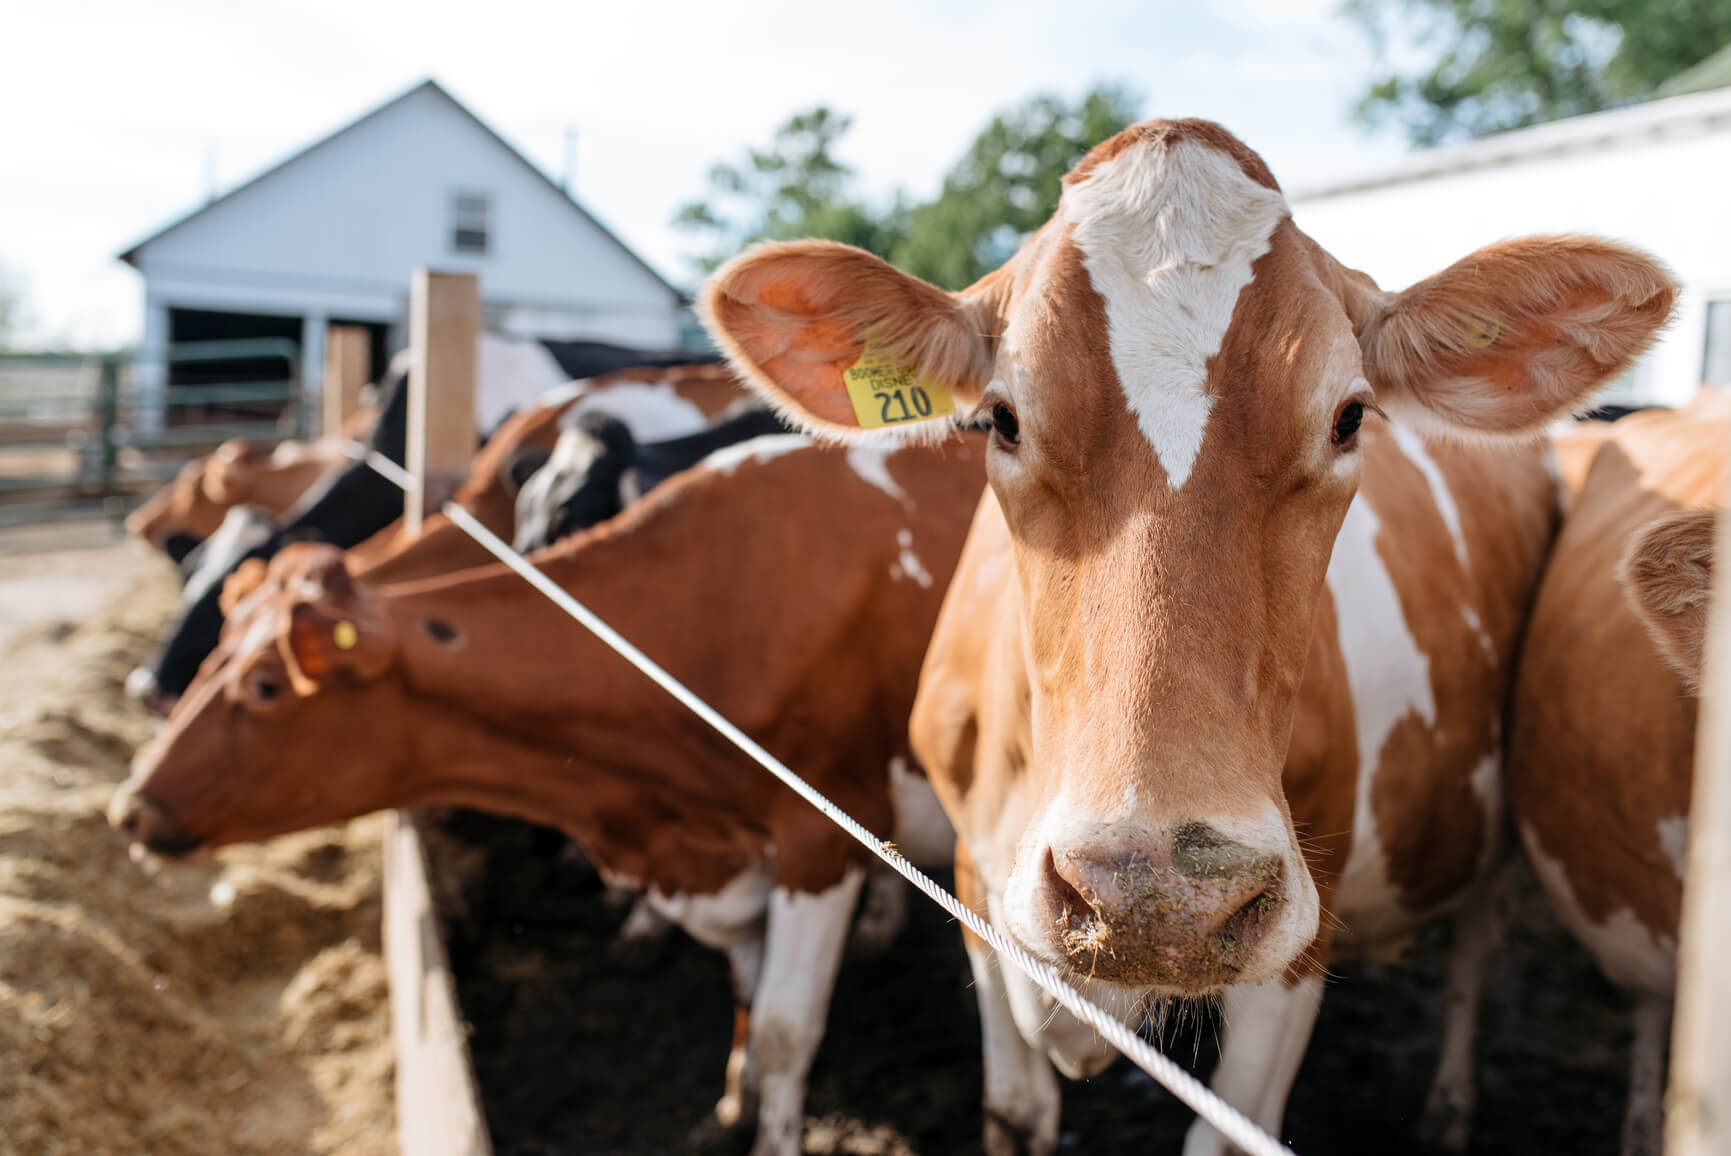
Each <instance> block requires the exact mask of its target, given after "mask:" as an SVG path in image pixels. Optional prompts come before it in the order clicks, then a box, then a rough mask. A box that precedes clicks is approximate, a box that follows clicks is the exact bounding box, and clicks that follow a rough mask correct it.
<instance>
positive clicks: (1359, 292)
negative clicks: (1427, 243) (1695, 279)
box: [1343, 237, 1677, 435]
mask: <svg viewBox="0 0 1731 1156" xmlns="http://www.w3.org/2000/svg"><path fill="white" fill-rule="evenodd" d="M1343 296H1345V298H1346V304H1347V311H1348V313H1349V314H1350V315H1351V316H1352V318H1353V321H1354V327H1355V328H1356V329H1357V331H1358V336H1359V342H1360V344H1361V345H1362V346H1363V349H1364V366H1365V375H1366V377H1368V378H1369V380H1370V383H1371V385H1372V386H1373V387H1374V388H1375V389H1376V392H1377V395H1378V400H1380V401H1382V402H1384V404H1388V405H1391V406H1395V407H1399V408H1400V409H1401V410H1402V411H1404V412H1406V413H1408V414H1412V415H1415V416H1421V417H1422V418H1423V419H1426V424H1428V425H1430V426H1433V427H1441V428H1443V429H1447V430H1452V431H1454V432H1460V433H1473V434H1480V435H1487V434H1488V435H1496V434H1503V435H1510V434H1512V435H1526V434H1533V433H1537V432H1538V431H1540V430H1542V429H1543V428H1544V427H1545V426H1546V425H1548V424H1549V423H1550V422H1552V421H1554V420H1556V419H1557V418H1559V417H1563V416H1566V415H1567V414H1570V413H1572V412H1575V411H1577V410H1580V409H1582V408H1584V407H1585V406H1586V405H1587V403H1588V402H1589V400H1590V399H1591V398H1592V396H1593V394H1594V393H1595V392H1596V391H1597V390H1598V389H1599V388H1600V387H1601V386H1602V385H1604V384H1605V383H1606V382H1607V381H1609V380H1610V379H1612V378H1614V377H1615V376H1617V375H1618V374H1619V373H1622V372H1623V371H1624V370H1625V369H1627V368H1628V367H1629V366H1630V365H1632V364H1633V363H1634V361H1635V359H1636V358H1637V357H1639V356H1640V355H1641V353H1642V352H1643V351H1645V350H1646V348H1647V347H1648V346H1649V345H1651V344H1652V343H1653V340H1654V339H1655V338H1656V337H1657V336H1658V334H1659V331H1660V330H1661V329H1662V328H1664V326H1665V323H1666V322H1667V321H1668V320H1669V319H1670V316H1671V306H1672V303H1673V302H1674V301H1675V299H1676V296H1677V283H1676V281H1675V279H1674V278H1673V277H1672V276H1671V273H1670V271H1669V270H1667V269H1666V268H1665V267H1664V266H1663V265H1662V264H1660V263H1659V262H1658V261H1656V260H1654V259H1653V258H1651V257H1648V256H1646V255H1645V254H1643V253H1639V252H1636V251H1635V250H1633V249H1629V248H1625V247H1623V246H1620V245H1614V244H1611V243H1610V242H1607V241H1600V240H1597V239H1594V238H1590V237H1527V238H1523V239H1521V240H1516V241H1506V242H1503V243H1501V244H1497V245H1491V246H1488V247H1487V248H1484V249H1480V250H1478V251H1477V252H1476V253H1473V254H1472V255H1470V256H1468V257H1466V258H1465V259H1463V260H1461V261H1457V262H1456V263H1455V264H1453V265H1451V266H1449V268H1447V269H1445V270H1443V271H1442V272H1441V273H1438V274H1436V275H1435V276H1432V277H1428V278H1426V279H1425V280H1423V281H1420V282H1419V283H1418V284H1416V285H1414V286H1412V287H1411V288H1410V289H1407V290H1406V291H1405V292H1403V293H1398V294H1392V295H1391V294H1387V293H1382V292H1381V291H1379V290H1377V289H1376V288H1375V287H1374V286H1373V285H1370V283H1369V281H1368V279H1366V278H1362V277H1359V276H1357V275H1349V276H1348V277H1347V278H1346V279H1345V291H1344V293H1343Z"/></svg>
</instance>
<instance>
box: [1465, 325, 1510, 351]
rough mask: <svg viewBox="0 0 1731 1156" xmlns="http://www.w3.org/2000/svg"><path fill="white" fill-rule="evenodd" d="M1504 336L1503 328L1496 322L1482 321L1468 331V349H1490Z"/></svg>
mask: <svg viewBox="0 0 1731 1156" xmlns="http://www.w3.org/2000/svg"><path fill="white" fill-rule="evenodd" d="M1502 335H1503V327H1502V326H1501V325H1500V324H1498V323H1497V322H1495V321H1480V322H1478V323H1477V324H1476V325H1475V326H1474V327H1473V328H1472V329H1470V330H1468V331H1467V348H1468V349H1489V348H1490V347H1491V346H1492V345H1495V344H1496V341H1497V338H1499V337H1501V336H1502Z"/></svg>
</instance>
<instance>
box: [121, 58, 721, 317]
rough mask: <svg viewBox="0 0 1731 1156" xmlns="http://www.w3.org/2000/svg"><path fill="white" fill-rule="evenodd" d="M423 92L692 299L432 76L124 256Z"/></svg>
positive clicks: (128, 258)
mask: <svg viewBox="0 0 1731 1156" xmlns="http://www.w3.org/2000/svg"><path fill="white" fill-rule="evenodd" d="M422 92H431V93H433V94H435V95H437V96H439V97H440V98H442V99H443V100H444V101H446V102H447V103H448V104H449V105H450V106H451V107H452V108H454V109H456V110H457V111H458V112H460V113H462V114H463V116H465V117H467V118H468V119H469V120H470V121H471V122H473V123H474V124H475V126H476V127H478V128H479V129H480V130H481V131H482V132H483V133H485V134H486V135H487V136H488V137H489V138H491V139H492V140H493V141H495V142H497V144H498V145H499V147H500V148H501V149H503V150H504V152H505V153H506V154H507V155H509V156H510V157H511V158H512V159H513V160H515V161H516V162H517V163H518V164H520V165H522V166H523V167H524V168H525V169H527V170H528V171H529V172H530V173H532V174H534V176H535V178H536V179H537V180H539V181H541V182H542V183H543V184H545V185H546V186H547V187H548V188H550V189H552V190H553V191H554V192H556V193H558V194H559V197H560V199H561V200H562V201H564V202H565V204H567V205H569V206H570V207H571V211H572V212H573V213H576V214H577V216H578V217H579V218H580V219H581V220H582V221H583V222H584V223H585V224H587V225H588V226H589V227H590V228H592V229H594V230H595V231H596V232H598V233H600V234H601V235H602V236H603V237H605V238H607V240H609V241H611V242H612V243H613V244H614V245H616V246H617V247H618V248H619V251H620V252H622V253H624V254H625V255H626V256H627V257H630V258H631V260H632V261H634V262H636V263H637V264H638V265H639V266H641V267H642V268H643V270H644V271H645V272H646V273H648V274H649V275H650V276H651V277H653V278H655V280H656V281H657V282H659V283H660V284H661V285H663V286H665V287H666V289H667V291H668V292H669V293H672V294H673V295H674V296H675V297H677V298H678V299H679V300H680V301H682V302H689V300H690V298H689V297H688V296H687V294H686V293H685V292H684V291H683V290H681V289H680V288H679V287H678V286H676V285H674V284H673V283H672V282H670V281H668V280H667V278H665V277H663V276H662V275H661V274H660V273H658V272H657V271H656V270H655V268H654V267H653V266H651V265H650V264H649V262H647V261H645V260H644V259H643V258H642V257H640V256H638V255H637V252H636V251H635V250H634V249H632V248H631V246H629V245H627V244H626V243H625V242H624V241H621V240H620V239H619V237H618V236H617V235H615V234H614V233H613V231H612V230H610V229H609V228H607V226H605V225H603V224H602V223H601V222H600V221H598V220H596V219H595V217H594V216H592V215H591V214H590V213H589V211H588V210H587V209H585V208H584V207H583V206H582V205H580V204H578V203H577V201H576V200H575V198H573V197H572V196H571V194H570V193H569V192H567V191H566V190H565V188H564V187H563V186H561V185H560V184H559V183H558V182H557V181H555V180H553V178H551V177H549V176H548V175H547V174H546V173H544V172H542V171H541V169H540V167H539V166H537V165H536V164H535V163H534V162H533V161H531V160H530V159H529V158H528V157H526V156H524V155H523V154H522V153H521V152H518V151H517V149H516V148H515V147H514V146H513V145H512V144H511V142H509V141H507V140H506V139H505V138H504V137H502V136H500V135H499V134H498V133H497V132H495V131H494V130H493V128H492V126H491V125H489V124H488V123H487V122H486V121H484V120H482V119H481V118H480V117H478V116H476V115H475V114H474V113H473V112H471V111H469V109H468V107H467V106H466V105H464V104H463V102H462V101H460V100H458V99H457V98H456V97H454V96H452V95H451V94H450V93H449V92H447V91H446V90H445V88H444V87H443V86H442V85H440V84H439V82H438V81H436V80H433V79H432V78H430V77H429V78H428V79H426V80H423V81H421V82H420V83H419V84H417V85H414V86H413V87H411V88H409V89H408V90H406V91H404V92H402V93H399V94H398V95H396V96H394V97H392V98H391V99H390V100H387V101H385V102H384V103H383V104H381V105H379V106H378V107H377V108H374V109H372V110H371V111H370V112H367V113H364V114H362V115H361V116H359V117H357V118H356V119H354V120H352V121H350V122H349V123H348V124H345V125H344V126H342V127H341V128H339V129H337V130H336V131H335V132H332V133H328V134H326V135H325V136H322V137H320V138H319V139H318V140H316V141H314V142H312V143H311V144H309V145H307V146H306V147H304V148H301V149H299V150H297V151H295V152H294V153H291V154H290V155H289V156H287V157H285V158H284V159H282V160H280V161H278V162H277V163H276V164H274V165H271V166H270V167H269V168H267V169H265V170H264V171H263V172H261V173H259V174H258V175H256V176H254V177H252V178H251V179H250V180H247V181H243V182H241V183H240V184H238V185H236V186H235V187H234V188H232V189H230V190H228V191H227V192H226V193H223V194H222V195H221V196H220V197H216V198H214V199H212V200H210V201H207V202H205V203H204V204H203V205H200V206H199V207H198V208H196V209H194V210H192V211H191V212H189V213H186V214H184V215H183V216H180V217H177V218H175V219H174V220H173V221H170V222H169V223H168V224H166V225H164V226H163V227H162V228H160V229H158V230H156V231H155V232H154V233H152V234H150V235H149V236H148V237H145V238H144V239H143V240H141V241H138V242H136V243H134V244H133V245H131V246H130V247H129V248H127V249H126V250H125V251H124V252H122V253H121V254H120V255H119V257H120V260H122V261H125V262H126V263H127V264H128V265H131V266H133V267H134V268H137V267H138V254H139V252H140V251H141V250H143V249H144V248H145V247H146V246H148V245H150V244H152V243H153V242H155V241H158V240H160V239H162V238H163V237H165V236H167V235H168V234H170V233H172V232H174V231H175V230H176V229H179V228H180V227H181V226H182V225H185V224H187V223H188V222H190V221H192V220H195V219H196V218H198V217H200V216H202V215H203V214H204V213H206V212H208V211H209V210H210V209H212V208H214V207H215V206H217V205H220V204H222V203H223V202H225V201H228V200H230V199H232V198H234V197H236V196H239V195H240V194H241V193H243V192H245V191H246V190H247V189H250V188H252V187H253V186H254V185H257V184H260V183H262V182H264V181H268V180H270V179H271V178H272V177H273V176H275V175H276V174H277V173H280V172H282V171H283V170H284V169H287V168H290V167H291V166H293V165H294V164H295V163H296V162H298V161H300V160H301V159H302V158H303V157H306V156H309V155H311V154H312V153H315V152H317V151H318V150H319V149H321V148H323V147H324V146H326V145H328V144H330V143H331V142H332V141H334V140H337V139H338V138H340V137H343V136H346V135H347V134H349V133H351V132H353V131H354V130H355V129H357V128H359V127H360V126H361V125H363V124H366V123H367V122H368V121H370V120H373V119H375V118H377V117H379V116H381V115H383V114H384V113H386V112H387V111H389V110H390V109H392V108H395V107H396V106H397V105H399V104H402V103H403V102H404V101H406V100H409V99H410V98H412V97H414V96H416V95H418V94H420V93H422Z"/></svg>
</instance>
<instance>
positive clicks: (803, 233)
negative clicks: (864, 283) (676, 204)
mask: <svg viewBox="0 0 1731 1156" xmlns="http://www.w3.org/2000/svg"><path fill="white" fill-rule="evenodd" d="M852 124H853V118H852V117H849V116H845V115H842V114H840V113H837V112H835V111H833V110H832V109H829V108H827V107H825V106H823V105H818V106H817V107H815V108H812V109H809V110H807V111H805V112H801V113H796V114H795V115H793V116H792V117H790V118H789V119H788V120H787V122H786V123H785V124H783V125H782V126H781V127H780V128H778V129H777V130H776V133H775V139H774V140H773V141H771V142H770V145H769V147H768V148H766V149H761V150H760V149H748V150H747V151H746V156H745V159H744V160H743V161H742V162H739V163H730V162H722V163H719V164H716V165H714V166H712V167H711V168H710V170H709V192H708V194H707V196H705V197H704V198H703V199H701V200H696V201H691V202H688V203H687V204H685V205H684V206H682V207H681V208H680V209H679V212H678V213H677V214H676V215H675V216H674V218H673V223H674V225H675V226H677V227H679V228H681V229H685V230H687V231H690V232H693V233H697V234H700V235H703V236H706V237H708V238H709V239H710V251H709V252H707V253H705V254H703V255H702V256H700V257H698V258H697V259H696V261H695V264H696V265H697V266H698V268H699V269H700V270H702V271H703V272H708V271H710V270H712V269H714V268H715V267H716V266H717V265H719V264H721V263H722V262H723V261H725V260H727V259H728V258H729V257H731V256H733V255H734V254H735V253H737V252H739V251H740V250H741V249H743V248H745V246H747V245H749V244H751V243H752V242H753V241H762V240H772V241H785V240H792V239H795V238H798V237H823V238H827V239H829V240H832V241H845V242H847V243H848V244H850V245H858V246H859V247H860V248H862V249H869V250H870V251H872V252H874V253H879V254H888V253H889V251H890V250H891V248H893V247H894V245H895V242H896V240H897V239H898V237H899V232H898V229H899V227H900V226H899V222H900V221H901V219H902V218H903V217H904V216H905V211H904V210H903V209H902V208H901V207H900V205H899V204H898V205H895V206H892V207H891V208H890V209H889V210H888V211H886V212H882V213H878V212H873V211H872V210H871V209H870V208H869V207H868V206H866V205H865V204H864V203H863V202H861V201H860V200H858V199H857V198H856V197H855V196H854V194H853V185H854V172H853V170H852V169H851V168H850V167H848V166H847V165H845V164H843V163H842V162H841V161H839V160H837V159H836V156H835V147H836V143H837V142H838V141H839V140H840V139H841V138H842V137H843V136H844V135H846V133H847V130H848V129H849V127H851V125H852Z"/></svg>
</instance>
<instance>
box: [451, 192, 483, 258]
mask: <svg viewBox="0 0 1731 1156" xmlns="http://www.w3.org/2000/svg"><path fill="white" fill-rule="evenodd" d="M488 208H489V206H488V199H487V194H486V193H472V192H460V193H453V194H452V195H451V252H453V253H474V254H485V253H486V252H487V240H488V231H487V217H488Z"/></svg>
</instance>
